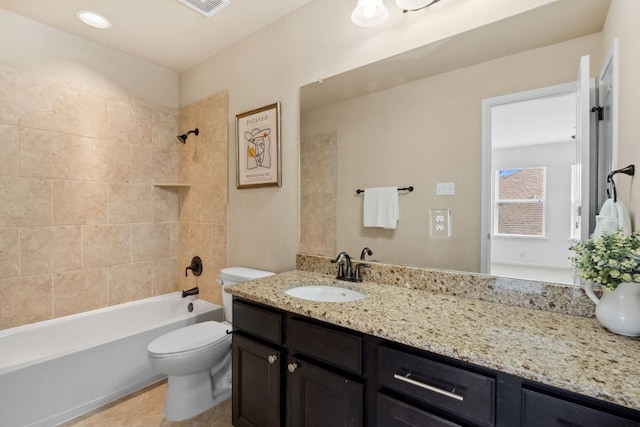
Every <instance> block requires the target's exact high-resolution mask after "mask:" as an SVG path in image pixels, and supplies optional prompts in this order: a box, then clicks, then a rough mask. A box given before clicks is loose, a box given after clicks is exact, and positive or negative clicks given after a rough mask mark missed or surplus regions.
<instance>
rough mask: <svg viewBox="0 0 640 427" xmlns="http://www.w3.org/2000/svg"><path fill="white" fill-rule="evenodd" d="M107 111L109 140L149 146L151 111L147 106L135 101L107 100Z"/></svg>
mask: <svg viewBox="0 0 640 427" xmlns="http://www.w3.org/2000/svg"><path fill="white" fill-rule="evenodd" d="M107 111H108V115H109V120H108V131H107V135H108V138H109V139H111V140H113V141H119V142H128V143H131V144H138V145H145V144H151V121H152V111H151V109H150V108H149V107H148V106H147V105H144V104H143V103H141V102H136V101H135V100H128V101H120V100H115V99H109V100H108V102H107Z"/></svg>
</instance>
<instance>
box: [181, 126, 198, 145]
mask: <svg viewBox="0 0 640 427" xmlns="http://www.w3.org/2000/svg"><path fill="white" fill-rule="evenodd" d="M192 133H195V134H196V136H198V135H199V134H200V131H199V130H198V128H195V129H194V130H190V131H189V132H187V133H184V134H182V135H178V141H180V142H182V143H183V144H184V143H186V142H187V138H188V137H189V134H192Z"/></svg>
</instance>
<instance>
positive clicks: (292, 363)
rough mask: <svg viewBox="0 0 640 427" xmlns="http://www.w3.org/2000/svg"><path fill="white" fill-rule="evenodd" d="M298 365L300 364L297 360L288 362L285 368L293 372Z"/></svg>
mask: <svg viewBox="0 0 640 427" xmlns="http://www.w3.org/2000/svg"><path fill="white" fill-rule="evenodd" d="M299 367H300V365H299V364H298V362H291V363H289V366H287V369H288V370H289V372H294V371H295V370H296V369H298V368H299Z"/></svg>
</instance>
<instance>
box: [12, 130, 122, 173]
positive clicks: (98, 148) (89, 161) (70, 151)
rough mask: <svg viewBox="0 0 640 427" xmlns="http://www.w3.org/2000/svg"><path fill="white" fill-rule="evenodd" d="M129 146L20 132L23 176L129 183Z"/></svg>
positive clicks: (79, 138)
mask: <svg viewBox="0 0 640 427" xmlns="http://www.w3.org/2000/svg"><path fill="white" fill-rule="evenodd" d="M130 167H131V152H130V148H129V144H120V143H114V142H109V141H104V140H97V139H92V138H85V137H80V136H75V135H66V134H61V133H55V132H49V131H42V130H37V129H25V128H22V129H21V131H20V172H21V174H22V175H23V176H30V177H40V178H54V179H75V180H89V181H128V180H129V179H130V175H131V173H130Z"/></svg>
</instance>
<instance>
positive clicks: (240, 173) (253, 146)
mask: <svg viewBox="0 0 640 427" xmlns="http://www.w3.org/2000/svg"><path fill="white" fill-rule="evenodd" d="M236 142H237V145H236V152H237V154H238V156H237V164H236V165H237V168H236V170H237V176H236V178H237V179H236V188H253V187H269V186H278V187H279V186H281V185H282V171H281V169H280V103H275V104H271V105H267V106H266V107H262V108H258V109H256V110H252V111H248V112H246V113H242V114H238V115H237V116H236Z"/></svg>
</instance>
